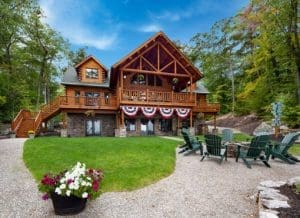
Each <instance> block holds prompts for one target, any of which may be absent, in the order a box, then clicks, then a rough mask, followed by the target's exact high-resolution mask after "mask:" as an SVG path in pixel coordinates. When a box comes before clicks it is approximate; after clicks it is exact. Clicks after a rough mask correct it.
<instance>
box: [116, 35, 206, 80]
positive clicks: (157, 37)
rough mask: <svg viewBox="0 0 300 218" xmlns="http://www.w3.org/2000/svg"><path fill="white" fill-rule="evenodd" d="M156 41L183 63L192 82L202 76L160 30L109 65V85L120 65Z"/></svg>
mask: <svg viewBox="0 0 300 218" xmlns="http://www.w3.org/2000/svg"><path fill="white" fill-rule="evenodd" d="M157 41H159V42H161V43H163V44H164V45H165V46H166V47H167V49H168V50H169V51H170V52H171V53H172V54H173V55H174V57H175V58H176V59H177V60H178V61H180V62H181V63H182V64H183V66H184V67H185V69H186V70H187V71H189V72H191V74H192V75H193V82H196V81H197V80H199V79H201V78H202V77H203V74H202V73H201V72H200V70H198V69H197V68H196V67H195V66H194V65H193V63H191V61H190V60H189V59H188V58H187V57H186V56H185V54H183V53H182V52H181V51H180V50H179V49H178V48H177V47H176V45H175V44H174V43H173V42H172V41H171V40H170V39H169V38H168V37H167V36H166V35H165V34H164V33H163V32H162V31H160V32H158V33H156V34H155V35H154V36H152V37H151V38H150V39H148V40H147V41H146V42H144V43H143V44H142V45H140V46H139V47H137V48H136V49H135V50H133V51H132V52H130V53H129V54H128V55H126V56H125V57H124V58H122V59H121V60H119V61H118V62H117V63H115V64H114V65H113V66H112V67H111V80H110V84H111V85H113V84H115V82H116V79H117V77H118V75H117V73H118V69H120V68H122V66H124V65H125V64H126V63H128V61H130V60H131V59H133V58H134V57H136V56H137V55H138V54H139V53H141V52H142V50H144V49H146V48H147V47H149V46H150V45H151V44H153V43H155V42H157Z"/></svg>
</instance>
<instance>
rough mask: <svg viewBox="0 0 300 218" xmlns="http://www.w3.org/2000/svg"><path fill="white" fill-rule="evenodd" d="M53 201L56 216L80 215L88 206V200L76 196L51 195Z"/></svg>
mask: <svg viewBox="0 0 300 218" xmlns="http://www.w3.org/2000/svg"><path fill="white" fill-rule="evenodd" d="M51 200H52V203H53V207H54V212H55V214H56V215H71V214H78V213H80V212H81V211H83V210H84V208H85V206H86V201H87V199H86V198H78V197H76V196H72V195H71V196H69V197H68V196H61V195H58V194H56V193H51Z"/></svg>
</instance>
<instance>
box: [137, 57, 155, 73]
mask: <svg viewBox="0 0 300 218" xmlns="http://www.w3.org/2000/svg"><path fill="white" fill-rule="evenodd" d="M141 59H143V60H144V61H145V62H146V63H147V64H149V65H150V66H151V67H152V68H153V70H157V71H158V69H157V68H156V67H155V66H154V65H153V64H151V63H150V62H149V61H148V60H147V59H146V58H145V57H143V56H142V57H141ZM141 70H142V68H141Z"/></svg>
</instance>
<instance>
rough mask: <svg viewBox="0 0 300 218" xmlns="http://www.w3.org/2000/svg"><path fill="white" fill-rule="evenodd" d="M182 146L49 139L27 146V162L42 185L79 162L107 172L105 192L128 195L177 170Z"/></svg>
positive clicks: (145, 140) (147, 140) (148, 140)
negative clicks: (48, 176)
mask: <svg viewBox="0 0 300 218" xmlns="http://www.w3.org/2000/svg"><path fill="white" fill-rule="evenodd" d="M177 144H178V142H176V141H173V140H167V139H162V138H159V137H139V138H138V140H137V138H136V137H127V138H112V137H111V138H108V137H101V138H100V137H92V138H91V137H88V138H57V137H45V138H35V139H30V140H27V141H26V142H25V146H24V152H23V159H24V162H25V164H26V166H27V167H28V169H29V170H30V171H31V172H32V174H33V175H34V177H35V178H36V179H37V180H38V181H39V180H40V179H41V178H42V176H43V175H44V174H45V173H47V172H49V173H53V174H57V173H59V172H60V171H61V170H62V169H68V168H70V167H71V166H72V165H74V164H75V163H76V162H77V161H80V162H82V163H86V165H87V168H97V169H102V170H103V171H104V175H105V177H104V180H103V183H102V190H103V191H105V192H106V191H125V190H133V189H136V188H140V187H143V186H146V185H149V184H151V183H153V182H155V181H157V180H159V179H161V178H163V177H165V176H167V175H170V173H172V172H173V170H174V165H175V147H176V145H177Z"/></svg>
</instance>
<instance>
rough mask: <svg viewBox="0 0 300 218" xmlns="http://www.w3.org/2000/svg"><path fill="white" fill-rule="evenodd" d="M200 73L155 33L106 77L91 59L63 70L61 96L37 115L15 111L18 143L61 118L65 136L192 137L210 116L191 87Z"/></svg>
mask: <svg viewBox="0 0 300 218" xmlns="http://www.w3.org/2000/svg"><path fill="white" fill-rule="evenodd" d="M202 77H203V75H202V73H201V72H200V71H199V70H198V69H197V68H196V67H195V66H194V65H193V64H192V63H191V62H190V61H189V60H188V59H187V57H186V56H185V55H184V54H183V53H182V52H181V51H180V50H179V49H178V48H177V47H176V46H175V44H174V43H173V42H172V41H171V40H170V39H169V38H168V37H167V36H166V35H165V34H164V33H163V32H159V33H157V34H155V35H154V36H153V37H151V38H150V39H149V40H147V41H146V42H145V43H143V44H142V45H141V46H139V47H138V48H137V49H135V50H134V51H132V52H131V53H130V54H128V55H127V56H125V57H124V58H123V59H121V60H120V61H119V62H117V63H116V64H114V65H113V66H112V67H111V69H110V71H109V70H108V69H107V68H106V67H105V66H103V64H101V62H100V61H99V60H97V59H96V58H95V57H93V56H89V57H87V58H85V59H84V60H82V61H81V62H80V63H78V64H77V65H76V66H74V67H69V68H68V69H67V71H66V73H65V74H64V77H63V79H62V85H63V86H64V87H65V94H64V95H63V96H58V97H57V98H56V99H55V100H54V101H53V102H51V103H49V104H46V105H43V106H42V107H41V109H40V111H39V112H37V113H31V112H29V111H27V110H21V111H20V112H19V114H18V115H17V117H16V118H15V119H14V121H13V122H12V129H13V130H15V131H16V133H17V136H18V137H24V136H27V131H28V130H34V131H35V133H36V134H38V133H39V131H40V129H41V126H42V123H44V124H45V123H47V121H48V120H50V119H51V118H53V117H54V116H56V115H57V114H59V113H62V118H63V127H64V131H66V133H65V134H66V135H68V136H92V135H99V136H133V135H176V134H178V132H179V131H180V130H181V128H182V127H183V126H185V127H189V128H190V131H191V132H192V133H195V128H196V129H197V126H198V125H199V123H197V122H199V121H198V119H196V116H197V115H198V114H199V113H202V114H204V115H207V114H209V115H214V117H215V116H216V114H217V113H218V111H219V110H220V105H219V104H209V103H208V102H207V99H206V96H207V94H208V92H207V90H206V89H205V88H204V87H202V86H200V87H199V86H197V83H196V82H197V81H198V80H200V79H201V78H202Z"/></svg>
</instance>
